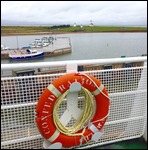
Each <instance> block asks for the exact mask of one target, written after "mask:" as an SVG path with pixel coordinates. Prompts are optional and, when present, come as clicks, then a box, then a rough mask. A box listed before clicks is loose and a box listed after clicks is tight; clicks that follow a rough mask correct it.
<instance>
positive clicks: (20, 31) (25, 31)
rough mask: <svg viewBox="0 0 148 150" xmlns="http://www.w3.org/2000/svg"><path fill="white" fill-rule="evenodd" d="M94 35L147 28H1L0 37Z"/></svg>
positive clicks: (141, 30) (145, 30)
mask: <svg viewBox="0 0 148 150" xmlns="http://www.w3.org/2000/svg"><path fill="white" fill-rule="evenodd" d="M90 32H91V33H93V32H94V33H96V32H147V27H121V26H92V27H90V26H83V27H80V26H77V27H73V26H70V27H51V26H1V36H8V35H29V34H30V35H33V34H63V33H90Z"/></svg>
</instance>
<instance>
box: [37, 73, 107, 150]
mask: <svg viewBox="0 0 148 150" xmlns="http://www.w3.org/2000/svg"><path fill="white" fill-rule="evenodd" d="M89 78H90V79H91V80H92V81H93V82H92V81H91V80H90V79H89ZM74 82H79V83H80V84H81V86H82V87H84V88H86V89H88V90H89V91H90V92H91V93H92V94H93V95H94V98H95V101H96V112H95V115H94V116H93V118H92V120H91V126H89V127H88V126H87V127H86V130H85V132H84V134H83V136H84V137H85V139H86V140H87V141H89V140H91V138H92V135H93V134H94V133H95V132H97V131H100V130H101V129H102V127H103V126H104V124H105V122H106V119H107V116H108V114H109V106H110V101H109V99H108V97H107V96H108V92H107V90H106V88H105V87H104V85H103V84H102V83H101V82H100V81H99V80H98V79H96V78H95V77H94V76H92V75H89V74H85V75H83V74H79V73H69V74H66V75H64V76H61V77H59V78H58V79H56V80H54V81H53V82H52V83H51V84H50V85H49V86H48V87H47V88H46V89H45V90H44V91H43V93H42V95H41V96H40V98H39V101H38V104H37V107H36V111H35V112H36V118H35V120H36V124H37V127H38V129H39V131H40V133H41V135H42V136H43V137H44V138H45V139H47V140H48V141H49V142H50V143H52V144H53V143H56V142H60V143H61V144H62V146H63V147H72V146H78V145H80V144H83V143H85V142H86V141H85V140H83V141H81V142H80V140H82V137H81V136H67V135H65V134H63V133H59V132H58V131H57V129H56V126H55V124H54V121H53V117H52V113H53V107H54V105H55V102H56V100H57V99H58V97H59V96H60V95H62V94H63V93H64V92H65V91H67V90H68V89H69V88H70V84H71V83H74ZM94 83H95V84H96V85H97V86H98V87H99V89H101V91H99V90H98V88H97V87H96V86H95V85H94ZM104 94H105V95H106V96H104ZM78 132H82V130H80V131H78Z"/></svg>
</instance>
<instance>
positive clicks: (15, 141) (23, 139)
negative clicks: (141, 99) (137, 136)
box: [1, 116, 144, 146]
mask: <svg viewBox="0 0 148 150" xmlns="http://www.w3.org/2000/svg"><path fill="white" fill-rule="evenodd" d="M142 118H144V117H143V116H139V117H133V118H127V119H121V120H116V121H111V122H106V123H105V125H109V124H115V123H122V122H127V121H131V120H139V119H142ZM41 137H42V136H41V135H36V136H30V137H25V138H20V139H15V140H9V141H4V142H1V145H2V146H4V145H8V144H14V143H19V142H24V141H29V140H34V139H39V138H41Z"/></svg>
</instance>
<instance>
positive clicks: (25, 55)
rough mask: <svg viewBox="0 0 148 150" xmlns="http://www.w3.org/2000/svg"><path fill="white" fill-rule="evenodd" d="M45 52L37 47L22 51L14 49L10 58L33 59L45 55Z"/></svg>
mask: <svg viewBox="0 0 148 150" xmlns="http://www.w3.org/2000/svg"><path fill="white" fill-rule="evenodd" d="M43 56H44V52H42V51H37V50H35V49H26V50H21V51H16V50H14V51H13V52H12V53H9V58H10V59H12V60H23V59H32V58H38V57H43Z"/></svg>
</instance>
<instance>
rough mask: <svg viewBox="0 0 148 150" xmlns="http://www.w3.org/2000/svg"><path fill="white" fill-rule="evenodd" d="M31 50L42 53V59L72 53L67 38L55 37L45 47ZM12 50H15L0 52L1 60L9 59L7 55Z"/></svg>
mask: <svg viewBox="0 0 148 150" xmlns="http://www.w3.org/2000/svg"><path fill="white" fill-rule="evenodd" d="M32 49H36V50H37V51H43V52H44V57H50V56H57V55H63V54H67V53H71V52H72V48H71V42H70V38H69V37H56V38H55V39H54V40H53V41H52V43H51V44H50V45H48V46H46V47H36V48H32ZM14 50H16V49H9V50H1V59H7V58H9V53H11V52H13V51H14ZM19 50H21V49H19Z"/></svg>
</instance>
